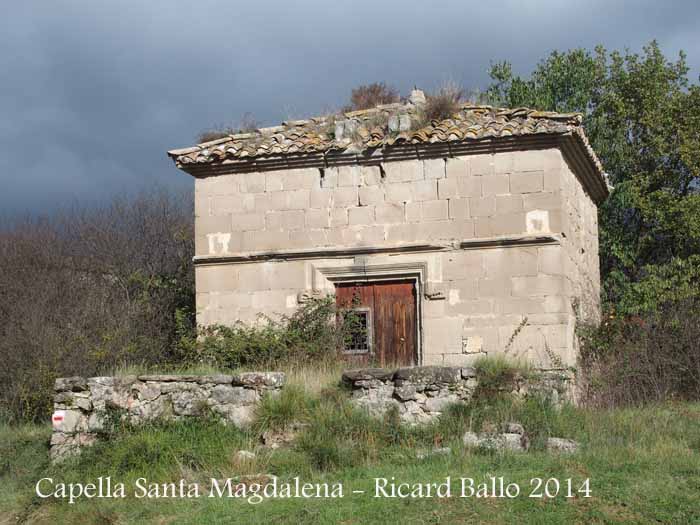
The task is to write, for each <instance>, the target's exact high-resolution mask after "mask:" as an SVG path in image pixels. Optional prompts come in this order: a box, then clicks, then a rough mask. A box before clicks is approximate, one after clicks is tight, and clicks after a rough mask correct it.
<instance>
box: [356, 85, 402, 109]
mask: <svg viewBox="0 0 700 525" xmlns="http://www.w3.org/2000/svg"><path fill="white" fill-rule="evenodd" d="M398 101H399V92H398V91H397V90H396V89H395V88H394V87H392V86H388V85H387V84H385V83H384V82H374V83H372V84H363V85H361V86H358V87H356V88H353V90H352V94H351V95H350V104H348V105H347V106H345V107H344V108H343V111H344V112H348V111H357V110H360V109H368V108H373V107H375V106H378V105H380V104H390V103H392V102H398Z"/></svg>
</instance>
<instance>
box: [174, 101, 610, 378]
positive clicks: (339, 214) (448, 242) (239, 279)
mask: <svg viewBox="0 0 700 525" xmlns="http://www.w3.org/2000/svg"><path fill="white" fill-rule="evenodd" d="M422 104H424V98H423V97H422V95H421V93H420V92H414V93H413V94H412V97H411V100H409V101H408V102H406V103H402V104H390V105H385V106H379V107H377V108H373V109H371V110H364V111H359V112H353V113H347V114H344V115H340V116H335V117H325V118H319V119H311V120H305V121H295V122H286V123H284V124H283V125H282V126H277V127H274V128H266V129H261V130H259V131H257V132H255V133H246V134H239V135H229V136H226V137H222V138H221V139H218V140H215V141H212V142H209V143H205V144H200V145H198V146H195V147H192V148H187V149H181V150H173V151H171V152H169V155H170V156H171V157H172V158H173V159H174V160H175V162H176V164H177V165H178V167H180V168H182V169H184V170H185V171H187V172H188V173H190V174H192V175H193V176H194V177H195V216H196V218H195V235H196V242H195V245H196V246H195V251H196V254H195V259H194V261H195V275H196V290H197V322H198V324H200V325H211V324H217V323H218V324H232V323H235V322H237V321H244V322H255V320H256V318H257V316H258V314H260V313H263V314H266V315H270V316H274V315H276V314H281V313H286V314H289V313H291V312H293V311H294V310H295V309H296V308H298V306H299V304H300V303H301V302H303V301H304V300H306V299H307V298H308V297H313V296H320V295H324V294H334V295H335V296H336V300H337V301H338V303H339V304H341V305H343V306H352V307H353V308H355V309H356V310H357V311H358V315H359V316H360V319H361V320H362V322H363V323H365V324H366V326H367V331H366V336H364V337H359V338H358V340H357V341H353V345H352V346H353V348H350V349H348V351H349V353H351V354H353V355H356V356H359V357H365V358H367V360H368V361H371V362H376V363H377V364H379V365H387V364H390V363H399V364H422V365H431V364H436V365H468V364H470V363H471V362H473V360H474V359H475V358H476V357H478V356H483V355H494V354H498V353H505V354H507V355H509V356H512V357H518V358H525V359H529V360H531V361H532V362H533V363H534V364H536V365H538V366H543V367H555V368H556V367H561V366H569V365H573V364H575V362H576V357H577V339H576V333H575V328H576V325H577V323H581V322H596V321H597V320H598V317H599V291H600V290H599V288H600V283H599V263H598V222H597V205H598V204H599V203H601V202H602V201H603V200H604V199H605V198H606V196H607V186H606V183H605V180H604V177H603V172H602V169H601V166H600V163H599V162H598V161H597V159H596V157H595V154H594V153H593V151H592V150H591V148H590V146H589V145H588V142H587V140H586V138H585V135H584V134H583V131H582V129H581V125H580V122H581V119H580V117H579V116H578V115H573V114H557V113H545V112H537V111H532V110H524V109H518V110H505V109H495V108H491V107H484V106H463V107H461V108H460V109H459V111H458V112H457V113H456V114H455V115H453V116H451V117H450V118H448V119H445V120H441V121H431V122H424V121H423V120H421V119H422V118H423V117H422V115H421V109H422Z"/></svg>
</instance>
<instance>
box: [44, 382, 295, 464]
mask: <svg viewBox="0 0 700 525" xmlns="http://www.w3.org/2000/svg"><path fill="white" fill-rule="evenodd" d="M284 381H285V376H284V374H283V373H281V372H246V373H241V374H236V375H211V376H196V375H141V376H121V377H90V378H83V377H69V378H59V379H57V380H56V383H55V385H54V391H55V394H54V414H53V417H52V421H53V434H52V436H51V457H52V459H53V460H60V459H62V458H65V457H67V456H70V455H72V454H75V453H77V452H78V451H79V450H80V448H81V447H82V446H85V445H89V444H92V443H94V442H95V440H97V439H98V437H99V435H100V433H101V432H103V431H104V430H105V425H106V424H107V422H108V420H109V414H110V413H112V414H115V415H117V417H124V418H126V419H127V420H128V421H130V422H131V423H134V424H138V423H143V422H146V421H150V420H155V419H161V418H165V419H175V420H177V419H183V418H187V417H202V416H205V415H209V414H215V415H218V416H220V417H221V418H222V419H223V420H224V421H226V422H229V423H231V424H233V425H236V426H240V427H244V426H246V425H248V424H249V423H250V422H251V421H252V418H253V411H254V409H255V405H256V403H257V402H258V401H260V399H261V397H262V396H263V395H265V394H271V395H275V394H276V393H278V392H280V390H281V389H282V387H283V385H284Z"/></svg>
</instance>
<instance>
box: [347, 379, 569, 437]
mask: <svg viewBox="0 0 700 525" xmlns="http://www.w3.org/2000/svg"><path fill="white" fill-rule="evenodd" d="M343 382H344V383H345V384H346V385H347V386H349V387H350V388H351V391H352V400H353V403H354V404H355V405H356V406H359V407H362V408H366V409H367V410H368V411H369V412H370V413H371V414H373V415H377V416H379V415H382V414H384V413H385V412H386V411H387V410H389V409H391V408H394V407H396V409H398V411H399V416H400V417H401V420H402V421H404V422H406V423H410V424H420V423H428V422H430V421H432V420H433V419H435V418H437V417H438V416H440V414H442V412H443V411H444V410H445V409H446V407H448V406H449V405H451V404H454V403H459V402H468V401H469V400H471V398H472V396H473V395H474V392H476V390H477V389H478V387H479V379H478V376H477V373H476V370H475V369H474V368H457V367H439V366H421V367H413V368H400V369H398V370H397V369H385V368H367V369H361V370H349V371H346V372H345V373H343ZM500 388H501V389H503V390H505V391H509V392H511V393H513V394H514V395H517V396H522V397H525V396H528V395H532V394H535V393H537V394H540V395H545V396H549V398H550V399H551V400H552V401H553V402H554V403H555V404H556V405H559V404H561V403H563V402H564V401H573V388H574V385H573V377H572V375H571V374H570V373H569V372H567V371H564V370H552V369H550V370H539V371H535V372H533V373H532V374H531V375H530V376H528V377H515V378H514V379H513V380H512V381H511V382H510V383H509V384H504V385H500Z"/></svg>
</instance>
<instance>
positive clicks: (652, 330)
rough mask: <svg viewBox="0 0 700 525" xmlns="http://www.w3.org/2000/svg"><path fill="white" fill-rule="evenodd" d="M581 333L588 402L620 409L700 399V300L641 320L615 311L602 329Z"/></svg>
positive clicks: (671, 306) (681, 303)
mask: <svg viewBox="0 0 700 525" xmlns="http://www.w3.org/2000/svg"><path fill="white" fill-rule="evenodd" d="M580 332H581V333H580V335H581V343H582V344H581V362H582V364H583V367H582V368H583V370H582V372H583V379H584V380H585V391H584V397H585V401H586V402H588V403H590V404H592V405H594V406H604V407H614V406H636V405H642V404H645V403H650V402H658V401H663V400H668V399H686V400H697V399H700V346H699V345H698V341H699V340H700V299H698V298H689V299H686V300H683V301H677V302H670V303H666V304H664V305H662V306H661V307H660V308H659V309H658V310H656V311H654V312H652V313H647V314H644V315H639V316H625V317H618V316H616V315H615V313H614V312H609V313H608V314H607V315H606V316H605V317H604V321H603V323H602V324H601V326H600V327H598V328H595V327H584V328H582V329H581V331H580Z"/></svg>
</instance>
